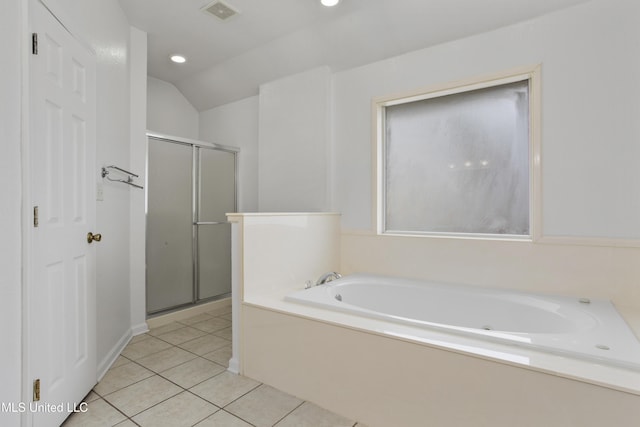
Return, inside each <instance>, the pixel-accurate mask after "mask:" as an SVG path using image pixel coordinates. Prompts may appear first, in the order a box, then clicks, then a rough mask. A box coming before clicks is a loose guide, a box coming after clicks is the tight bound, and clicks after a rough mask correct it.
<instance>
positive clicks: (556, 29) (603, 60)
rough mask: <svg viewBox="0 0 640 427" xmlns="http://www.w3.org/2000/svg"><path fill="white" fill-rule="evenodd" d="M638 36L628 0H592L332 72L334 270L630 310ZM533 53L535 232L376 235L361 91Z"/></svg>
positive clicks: (639, 101) (376, 92)
mask: <svg viewBox="0 0 640 427" xmlns="http://www.w3.org/2000/svg"><path fill="white" fill-rule="evenodd" d="M596 29H597V30H596ZM639 42H640V3H638V2H631V1H625V0H613V1H611V0H595V1H592V2H588V3H586V4H583V5H580V6H576V7H573V8H569V9H566V10H563V11H560V12H557V13H554V14H551V15H548V16H544V17H540V18H537V19H535V20H532V21H529V22H525V23H522V24H518V25H514V26H511V27H507V28H503V29H500V30H496V31H492V32H489V33H485V34H481V35H477V36H474V37H470V38H466V39H462V40H458V41H454V42H451V43H447V44H443V45H440V46H436V47H433V48H429V49H424V50H419V51H415V52H412V53H410V54H407V55H403V56H399V57H397V58H392V59H388V60H385V61H381V62H377V63H374V64H370V65H367V66H363V67H360V68H357V69H353V70H347V71H344V72H340V73H337V74H335V75H334V85H335V86H334V87H335V92H334V97H335V116H334V120H335V149H336V156H335V162H336V171H337V183H338V185H336V187H335V192H336V204H337V210H338V211H340V212H342V213H343V223H342V225H343V229H344V230H345V231H346V232H347V233H346V234H345V235H344V236H343V246H342V253H343V266H342V268H343V269H344V270H345V272H347V273H348V272H353V271H371V272H377V273H384V274H395V275H400V276H409V277H421V278H427V279H434V280H444V281H450V282H463V283H471V284H485V285H489V286H500V287H507V288H516V289H524V290H539V291H543V292H554V293H555V292H558V293H567V294H573V295H587V296H594V297H602V298H610V299H613V301H614V302H615V303H616V304H618V305H628V306H632V307H634V308H635V309H636V310H640V292H638V286H637V282H638V279H639V278H640V269H639V268H638V265H640V249H638V248H630V247H625V246H631V245H636V244H637V242H638V240H637V239H638V238H640V221H638V218H640V168H638V166H637V162H638V159H639V158H640V144H639V143H638V141H640V120H639V119H638V118H639V117H640V85H639V84H638V76H640V55H637V54H636V53H637V51H638V47H639V45H640V43H639ZM537 63H541V64H542V163H541V165H542V207H543V211H542V212H543V216H542V223H543V224H542V226H543V229H542V234H543V239H542V240H541V242H540V243H533V244H532V243H527V242H492V241H483V242H481V241H470V240H461V239H437V238H407V237H405V238H402V237H388V236H382V237H376V236H374V235H373V234H372V229H373V228H372V227H373V218H372V204H371V203H372V201H371V199H372V194H373V192H374V191H375V189H374V187H373V185H372V175H371V167H372V156H373V154H374V153H373V151H372V117H371V101H372V98H375V97H379V96H386V95H392V94H397V93H402V92H406V91H410V90H415V89H417V88H421V87H427V86H430V85H436V84H441V83H444V82H449V81H453V80H457V79H465V78H469V77H474V76H482V75H486V74H492V73H495V72H499V71H501V70H509V69H512V68H516V67H519V66H523V65H531V64H537ZM551 243H553V244H551ZM611 246H620V247H611Z"/></svg>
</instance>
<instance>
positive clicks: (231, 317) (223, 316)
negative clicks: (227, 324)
mask: <svg viewBox="0 0 640 427" xmlns="http://www.w3.org/2000/svg"><path fill="white" fill-rule="evenodd" d="M218 317H221V318H223V319H227V320H233V314H232V313H227V314H222V315H220V316H218Z"/></svg>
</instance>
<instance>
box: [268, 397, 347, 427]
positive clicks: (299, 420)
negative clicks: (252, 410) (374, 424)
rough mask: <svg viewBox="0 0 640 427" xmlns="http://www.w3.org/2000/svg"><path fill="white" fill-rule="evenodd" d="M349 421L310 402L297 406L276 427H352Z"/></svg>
mask: <svg viewBox="0 0 640 427" xmlns="http://www.w3.org/2000/svg"><path fill="white" fill-rule="evenodd" d="M354 423H355V421H350V420H348V419H346V418H344V417H341V416H340V415H336V414H334V413H333V412H329V411H327V410H326V409H323V408H321V407H319V406H317V405H314V404H313V403H310V402H305V403H303V404H302V405H300V406H298V407H297V408H296V409H295V410H294V411H293V412H292V413H290V414H289V415H287V416H286V417H284V419H283V420H282V421H280V422H279V423H278V424H276V427H352V426H353V424H354Z"/></svg>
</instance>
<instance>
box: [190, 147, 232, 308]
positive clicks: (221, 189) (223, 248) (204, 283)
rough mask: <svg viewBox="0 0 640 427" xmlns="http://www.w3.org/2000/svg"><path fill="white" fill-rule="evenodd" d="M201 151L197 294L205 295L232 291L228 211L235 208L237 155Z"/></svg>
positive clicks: (202, 149)
mask: <svg viewBox="0 0 640 427" xmlns="http://www.w3.org/2000/svg"><path fill="white" fill-rule="evenodd" d="M199 154H200V164H199V171H200V174H199V175H200V179H199V183H198V185H199V191H198V193H199V196H200V197H199V202H198V222H199V223H200V224H201V225H198V289H199V293H198V298H199V299H206V298H211V297H215V296H219V295H224V294H228V293H230V292H231V227H230V225H229V224H227V223H226V221H227V216H226V214H227V213H228V212H235V210H236V184H235V166H236V164H235V162H236V159H235V155H234V154H233V153H229V152H227V151H221V150H213V149H207V148H200V149H199ZM216 222H217V223H219V224H215V223H216ZM211 223H213V224H211Z"/></svg>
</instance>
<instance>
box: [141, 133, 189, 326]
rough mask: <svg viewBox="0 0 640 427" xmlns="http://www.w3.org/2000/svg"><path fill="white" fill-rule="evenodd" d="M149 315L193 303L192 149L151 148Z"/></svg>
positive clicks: (156, 145)
mask: <svg viewBox="0 0 640 427" xmlns="http://www.w3.org/2000/svg"><path fill="white" fill-rule="evenodd" d="M148 156H149V166H148V179H147V187H148V188H147V191H148V192H147V313H149V314H152V313H156V312H159V311H162V310H166V309H169V308H172V307H178V306H181V305H184V304H189V303H192V302H193V225H192V224H193V191H192V181H193V149H192V147H191V146H189V145H182V144H176V143H170V142H164V141H162V142H161V141H154V142H153V143H150V144H149V151H148Z"/></svg>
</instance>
